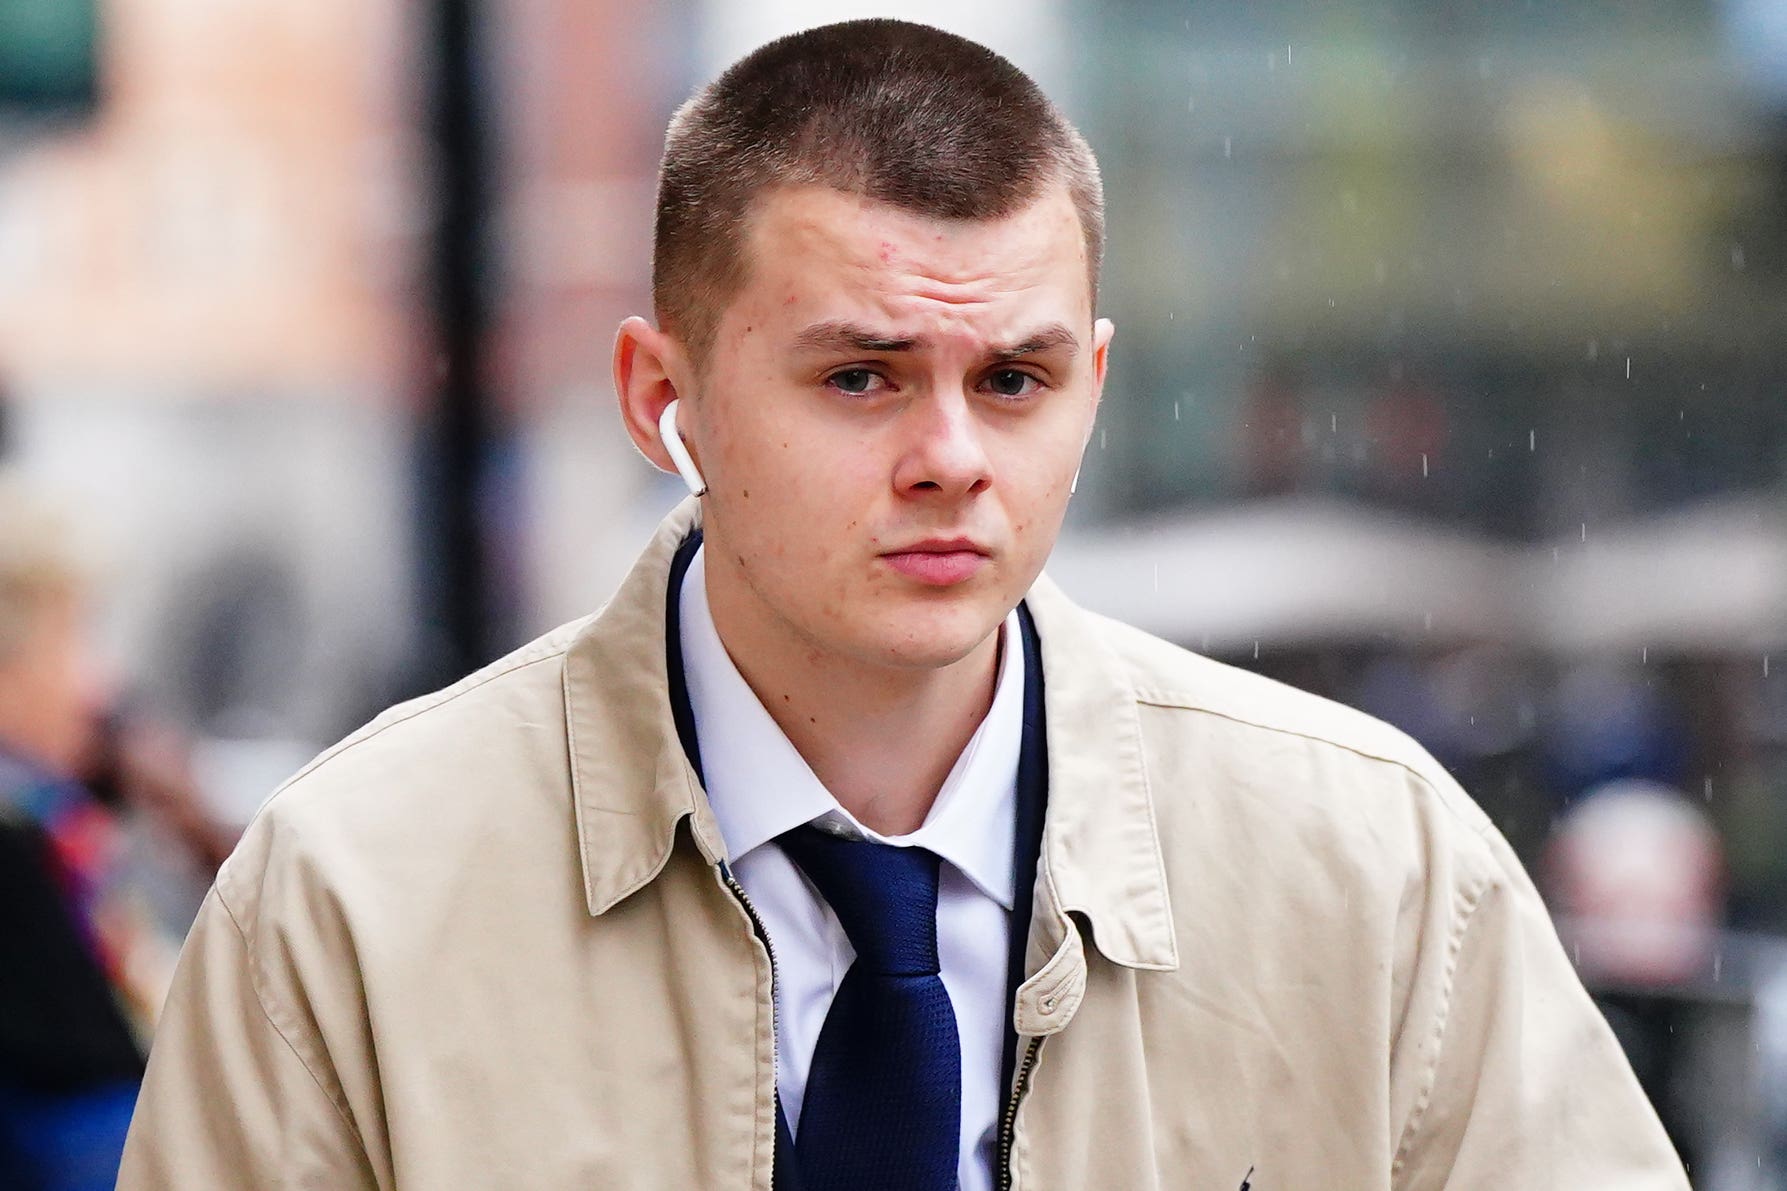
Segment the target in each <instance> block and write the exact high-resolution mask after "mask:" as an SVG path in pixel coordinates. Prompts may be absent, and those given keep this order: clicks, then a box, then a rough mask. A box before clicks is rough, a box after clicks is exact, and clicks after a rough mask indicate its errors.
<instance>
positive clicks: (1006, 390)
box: [985, 368, 1042, 397]
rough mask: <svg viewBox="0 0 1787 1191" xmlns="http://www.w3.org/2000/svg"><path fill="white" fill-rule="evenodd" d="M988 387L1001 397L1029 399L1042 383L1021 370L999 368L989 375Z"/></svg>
mask: <svg viewBox="0 0 1787 1191" xmlns="http://www.w3.org/2000/svg"><path fill="white" fill-rule="evenodd" d="M985 384H986V387H987V388H988V389H990V390H992V392H993V393H994V394H995V395H997V396H1000V397H1028V396H1030V394H1032V393H1034V392H1036V390H1037V389H1039V388H1041V387H1042V382H1041V381H1039V380H1037V379H1036V378H1035V377H1034V376H1031V375H1030V374H1029V373H1028V372H1025V371H1023V370H1022V369H1019V368H998V369H995V370H994V371H992V372H990V373H988V374H987V379H986V382H985Z"/></svg>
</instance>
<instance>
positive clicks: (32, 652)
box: [0, 592, 107, 777]
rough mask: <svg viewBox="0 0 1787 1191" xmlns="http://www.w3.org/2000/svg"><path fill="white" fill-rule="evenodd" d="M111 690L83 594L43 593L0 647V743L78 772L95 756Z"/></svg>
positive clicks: (56, 768) (67, 773) (64, 771)
mask: <svg viewBox="0 0 1787 1191" xmlns="http://www.w3.org/2000/svg"><path fill="white" fill-rule="evenodd" d="M106 693H107V692H106V682H105V679H104V675H103V674H102V672H101V668H100V666H99V664H98V662H97V661H96V660H95V658H94V654H93V651H92V648H91V645H90V642H89V640H88V636H87V625H86V619H85V616H84V611H83V608H82V605H81V603H80V601H79V600H78V598H77V597H76V596H75V595H74V594H72V593H63V592H57V593H54V594H46V595H45V596H44V597H43V599H42V602H41V603H39V604H38V605H37V606H36V607H35V608H34V609H33V610H32V611H31V613H30V614H29V620H28V622H27V625H26V632H25V634H24V636H23V637H22V638H21V639H20V640H19V641H18V643H17V645H16V647H15V648H13V649H11V650H10V651H8V652H7V653H6V654H4V655H0V748H4V749H8V750H10V751H13V752H16V753H18V754H19V755H21V756H23V757H24V758H25V759H27V760H29V761H33V762H35V763H36V764H38V765H42V766H44V767H45V768H46V769H49V770H51V771H52V772H54V773H56V774H59V775H61V776H64V777H72V776H75V775H76V774H78V773H79V772H81V771H82V770H83V769H84V768H85V767H86V765H87V763H88V762H89V761H91V760H92V754H93V750H94V746H95V744H96V741H97V739H98V732H99V723H100V717H101V714H102V712H103V708H104V703H105V696H106Z"/></svg>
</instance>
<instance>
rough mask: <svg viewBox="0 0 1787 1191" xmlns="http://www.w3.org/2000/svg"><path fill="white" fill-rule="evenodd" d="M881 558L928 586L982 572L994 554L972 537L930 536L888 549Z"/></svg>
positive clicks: (948, 584)
mask: <svg viewBox="0 0 1787 1191" xmlns="http://www.w3.org/2000/svg"><path fill="white" fill-rule="evenodd" d="M881 561H882V562H885V563H886V564H887V565H888V566H890V567H892V568H893V569H894V570H896V571H898V572H899V573H900V574H902V575H904V576H905V577H906V578H908V579H911V580H913V581H915V582H917V583H922V584H924V585H925V586H927V587H953V586H955V585H956V584H958V583H966V582H967V581H968V580H969V579H972V578H973V577H974V576H975V575H977V574H979V573H980V571H981V568H983V567H985V566H986V565H987V563H989V562H990V561H991V556H990V555H989V553H988V551H987V548H986V547H985V546H982V545H980V544H979V543H978V542H975V541H974V540H973V539H972V538H927V539H926V540H924V541H922V542H914V543H912V544H911V545H910V546H902V547H901V548H900V549H898V550H889V551H886V552H885V553H883V554H882V555H881Z"/></svg>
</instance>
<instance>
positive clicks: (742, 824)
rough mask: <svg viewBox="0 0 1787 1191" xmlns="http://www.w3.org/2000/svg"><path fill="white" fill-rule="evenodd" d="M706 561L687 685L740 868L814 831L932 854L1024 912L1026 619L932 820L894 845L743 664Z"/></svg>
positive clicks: (688, 624)
mask: <svg viewBox="0 0 1787 1191" xmlns="http://www.w3.org/2000/svg"><path fill="white" fill-rule="evenodd" d="M706 580H707V568H706V565H705V558H704V551H702V550H697V551H696V553H695V557H694V559H693V560H692V561H691V562H690V564H689V569H688V572H687V574H685V575H684V577H683V585H682V590H681V591H680V592H679V593H678V594H677V598H678V601H679V610H680V613H681V616H680V620H681V624H680V629H681V643H682V655H683V676H684V681H685V682H686V683H687V685H688V691H689V705H690V709H691V711H692V712H693V713H694V717H695V731H696V736H697V738H698V739H699V740H700V741H701V758H702V770H703V774H704V777H705V781H706V786H707V794H708V799H709V802H710V803H711V805H712V807H713V813H714V818H715V819H716V820H717V822H718V825H719V828H720V836H721V838H722V839H724V840H725V842H726V852H727V857H728V859H730V860H732V861H735V862H736V861H737V860H738V859H739V858H740V857H742V856H744V855H746V854H747V853H749V852H752V851H754V850H755V849H757V848H760V847H762V846H763V845H764V844H767V843H769V842H770V841H771V840H773V839H775V838H776V837H777V836H779V835H781V834H782V833H783V832H785V831H789V830H791V829H793V828H795V827H799V826H800V825H801V824H803V823H810V822H814V821H815V820H817V821H819V824H820V825H821V826H823V827H826V828H828V829H830V830H836V831H840V832H842V833H844V834H848V835H856V836H860V837H862V838H866V839H873V840H876V841H878V842H882V843H890V844H894V845H897V846H905V847H924V848H928V849H930V850H931V851H932V852H935V853H936V854H937V855H938V856H941V857H942V858H943V859H944V860H946V861H948V862H949V863H950V864H952V865H954V866H955V867H956V868H957V869H959V870H960V871H961V872H962V873H963V874H964V875H965V876H966V877H967V878H968V879H969V880H970V881H972V882H973V883H974V884H975V885H976V886H977V887H979V889H980V890H981V891H982V892H983V893H985V894H986V895H987V896H988V897H990V898H992V899H993V900H995V901H997V902H998V903H999V904H1000V905H1002V906H1004V907H1005V908H1006V909H1008V910H1009V909H1011V907H1012V903H1013V891H1012V847H1013V832H1014V831H1015V830H1016V825H1015V818H1014V812H1015V808H1016V798H1017V769H1018V752H1019V749H1020V747H1021V745H1022V740H1023V731H1024V723H1023V716H1024V651H1023V650H1022V649H1021V648H1019V647H1018V640H1019V628H1018V625H1017V614H1016V613H1015V612H1013V613H1012V614H1011V615H1009V616H1008V617H1007V618H1006V621H1005V623H1004V625H1002V626H1001V632H1003V634H1004V638H1003V641H1004V647H1003V648H1002V649H1001V650H1000V651H999V652H1000V661H999V675H998V678H997V680H996V682H995V686H994V692H993V704H992V707H991V708H990V709H989V710H988V712H987V715H986V717H985V718H984V719H983V720H982V721H981V724H980V727H979V728H977V729H976V730H975V733H974V735H973V737H972V738H970V739H969V741H968V745H967V747H966V748H964V749H963V750H962V753H961V755H960V756H959V757H957V758H956V763H955V766H954V767H953V768H952V769H951V770H950V773H949V776H948V778H946V779H945V780H944V783H943V787H942V789H941V790H940V791H939V792H938V795H937V800H936V801H935V802H934V803H933V804H932V806H931V812H930V814H929V815H928V816H926V818H925V821H924V823H923V824H922V825H920V826H919V828H918V829H917V830H916V831H913V832H912V833H911V834H909V835H904V836H895V837H890V836H883V835H880V834H878V833H876V832H874V831H871V830H869V829H868V828H867V827H864V826H863V825H862V824H860V823H858V822H857V821H856V819H855V818H854V817H853V816H852V815H851V814H850V812H849V811H847V810H845V809H844V808H843V807H842V806H840V805H838V801H837V799H836V798H834V797H832V794H831V792H830V791H829V790H827V789H826V788H825V786H824V785H823V784H822V783H821V782H820V781H819V779H818V777H817V776H815V775H814V773H813V771H812V769H811V768H810V767H809V766H808V765H807V763H806V761H805V760H804V759H803V758H802V757H801V755H800V753H799V752H798V751H797V750H796V749H795V747H794V745H793V744H792V743H791V742H790V741H789V740H788V737H787V736H786V735H785V734H784V733H783V732H782V729H781V728H780V727H779V726H777V724H776V722H775V720H774V719H773V718H772V717H771V716H770V714H769V712H768V711H767V710H765V708H764V706H763V704H762V702H761V701H759V700H758V698H757V696H756V694H755V692H753V691H752V690H751V688H750V685H749V684H748V683H746V682H745V680H744V676H743V675H741V674H740V673H739V672H738V667H737V666H736V665H734V664H733V661H732V658H731V655H729V654H728V653H727V652H726V647H725V645H724V644H723V643H722V642H721V640H720V634H719V631H718V630H717V629H716V628H715V627H714V621H713V614H712V611H711V610H710V608H709V606H708V602H707V581H706Z"/></svg>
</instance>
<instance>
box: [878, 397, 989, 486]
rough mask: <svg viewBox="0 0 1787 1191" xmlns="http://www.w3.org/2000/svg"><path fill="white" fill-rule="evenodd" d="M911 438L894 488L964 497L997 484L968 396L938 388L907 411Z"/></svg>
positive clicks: (981, 430) (900, 464)
mask: <svg viewBox="0 0 1787 1191" xmlns="http://www.w3.org/2000/svg"><path fill="white" fill-rule="evenodd" d="M905 419H906V420H907V422H908V432H909V434H910V438H909V440H908V446H907V449H906V451H905V453H904V454H903V455H902V456H901V457H900V462H899V464H898V466H897V467H896V468H895V471H894V486H895V487H896V488H898V489H899V491H900V492H901V493H902V494H903V495H906V496H910V497H914V498H926V497H930V498H960V497H963V496H969V495H972V494H974V493H978V492H984V491H986V489H987V488H989V487H990V486H991V485H992V482H993V472H992V465H991V461H990V460H989V459H988V458H987V452H986V444H985V442H984V440H983V437H982V436H983V434H984V431H985V428H984V427H982V426H981V425H980V423H979V421H978V420H977V419H976V418H975V415H974V408H973V406H972V405H971V404H970V402H969V400H968V397H967V394H965V393H962V392H961V391H960V390H956V391H953V392H934V393H931V394H929V395H928V396H926V397H925V398H924V399H922V400H919V401H915V402H913V403H912V404H911V405H910V406H909V407H908V408H907V410H906V413H905Z"/></svg>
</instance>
